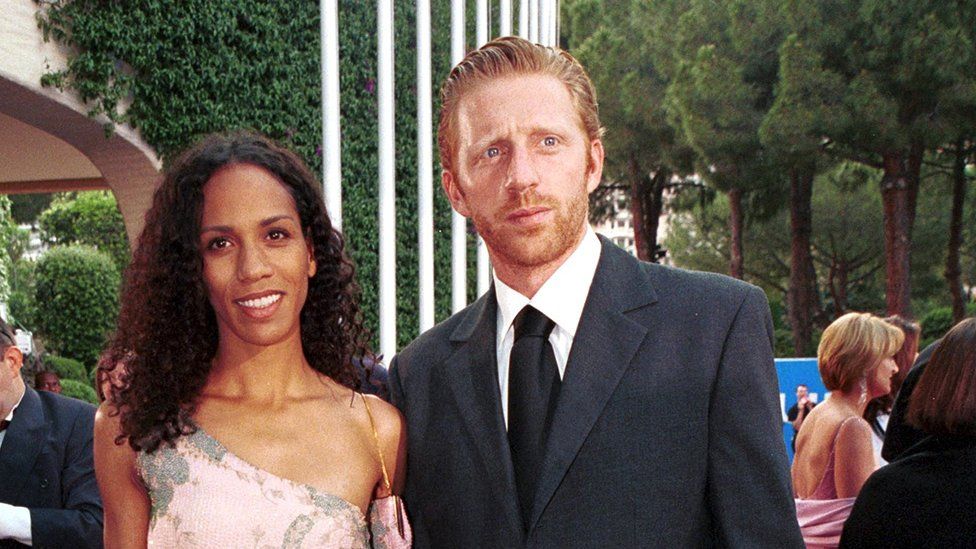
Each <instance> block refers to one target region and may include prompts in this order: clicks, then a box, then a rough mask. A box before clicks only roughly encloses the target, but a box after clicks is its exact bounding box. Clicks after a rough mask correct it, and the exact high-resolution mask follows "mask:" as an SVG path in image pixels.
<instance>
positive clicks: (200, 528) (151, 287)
mask: <svg viewBox="0 0 976 549" xmlns="http://www.w3.org/2000/svg"><path fill="white" fill-rule="evenodd" d="M318 189H319V185H318V184H317V182H316V181H315V177H314V176H313V175H312V174H311V172H310V171H309V170H308V168H307V167H306V166H305V165H304V164H303V163H302V162H301V160H299V158H298V157H297V156H296V155H295V154H293V153H291V152H290V151H288V150H286V149H283V148H281V147H279V146H277V145H275V144H274V143H272V142H270V141H268V140H267V139H264V138H262V137H260V136H257V135H254V134H248V133H239V134H229V135H218V136H210V137H208V138H206V139H205V140H203V141H202V142H200V143H199V144H197V145H196V146H195V147H193V148H191V149H190V150H189V151H187V152H185V153H184V154H183V155H181V156H180V157H179V158H178V159H176V160H175V162H173V163H172V165H171V166H170V167H169V169H168V170H167V172H166V176H165V179H164V181H163V183H162V185H161V186H160V188H159V189H158V190H157V192H156V194H155V196H154V198H153V205H152V208H151V209H150V211H149V213H148V214H147V216H146V226H145V229H144V230H143V233H142V235H141V236H140V237H139V241H138V244H137V247H136V248H135V253H134V257H133V260H132V264H131V265H130V266H129V268H128V270H127V272H126V277H125V286H124V288H123V292H122V308H121V312H120V315H119V322H118V330H117V332H116V334H115V337H114V339H113V341H112V343H111V345H110V347H109V349H108V351H107V354H106V357H105V360H104V361H103V364H108V365H115V366H114V367H112V366H109V367H108V368H105V370H107V371H106V372H104V378H105V379H107V380H108V381H107V383H106V386H107V389H106V401H105V402H104V403H103V404H102V406H101V408H100V409H99V412H98V415H97V417H96V423H95V468H96V474H97V477H98V483H99V486H100V489H101V493H102V499H103V502H104V506H105V545H106V547H145V546H147V545H156V546H162V547H175V546H179V547H189V546H207V547H243V546H253V547H349V548H361V547H369V546H373V547H387V546H402V545H407V544H409V527H408V525H407V524H406V519H405V515H404V513H403V510H402V508H401V507H400V505H399V500H398V499H397V498H396V497H395V496H393V495H394V494H396V493H397V492H398V490H399V487H400V486H401V485H402V482H403V478H402V476H403V475H402V472H403V471H404V469H405V467H404V448H405V447H406V446H405V443H406V440H405V434H404V426H403V421H402V418H401V416H400V414H399V412H398V411H397V410H396V409H395V408H394V407H392V406H390V405H388V404H386V403H384V402H382V401H380V400H379V399H376V398H374V397H367V396H363V395H361V394H359V393H356V392H355V388H356V387H358V384H359V379H360V375H359V371H358V369H357V368H356V366H355V364H354V361H355V360H359V359H361V358H364V357H368V356H369V355H368V351H367V349H366V347H365V343H364V342H365V339H366V336H365V333H364V330H363V327H362V324H361V315H360V312H359V308H358V305H357V302H356V298H357V295H358V289H357V287H356V285H355V282H354V280H353V266H352V264H351V263H350V261H349V259H348V258H347V257H346V254H345V252H344V250H343V240H342V237H341V235H340V234H339V233H338V232H336V231H335V230H334V229H333V228H332V225H331V222H330V221H329V218H328V216H327V215H326V211H325V207H324V205H323V203H322V197H321V194H320V191H319V190H318Z"/></svg>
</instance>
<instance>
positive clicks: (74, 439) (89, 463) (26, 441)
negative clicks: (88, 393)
mask: <svg viewBox="0 0 976 549" xmlns="http://www.w3.org/2000/svg"><path fill="white" fill-rule="evenodd" d="M94 423H95V407H94V406H92V405H91V404H88V403H85V402H82V401H80V400H76V399H73V398H68V397H63V396H61V395H56V394H54V393H49V392H45V391H41V392H37V391H35V390H34V389H31V388H30V387H27V390H26V392H25V393H24V398H23V399H22V400H21V401H20V406H18V407H17V410H15V411H14V419H13V421H11V422H10V426H9V427H7V434H6V435H5V436H4V439H3V445H2V446H0V501H2V502H4V503H9V504H10V505H16V506H18V507H27V508H28V509H29V510H30V516H31V537H32V541H33V544H34V545H33V546H34V547H35V548H48V547H54V548H61V547H71V548H85V547H101V546H102V500H101V498H100V497H99V495H98V484H97V483H96V482H95V465H94V457H93V455H92V437H93V432H94ZM13 547H24V546H23V545H21V544H19V543H17V542H15V541H13V540H0V548H2V549H7V548H13Z"/></svg>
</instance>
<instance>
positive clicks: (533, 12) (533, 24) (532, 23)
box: [526, 0, 544, 44]
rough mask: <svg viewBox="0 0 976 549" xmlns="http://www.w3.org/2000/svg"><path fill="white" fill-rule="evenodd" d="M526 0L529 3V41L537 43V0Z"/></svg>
mask: <svg viewBox="0 0 976 549" xmlns="http://www.w3.org/2000/svg"><path fill="white" fill-rule="evenodd" d="M526 1H527V2H528V3H529V42H532V43H533V44H537V43H538V42H539V0H526ZM543 1H544V0H543Z"/></svg>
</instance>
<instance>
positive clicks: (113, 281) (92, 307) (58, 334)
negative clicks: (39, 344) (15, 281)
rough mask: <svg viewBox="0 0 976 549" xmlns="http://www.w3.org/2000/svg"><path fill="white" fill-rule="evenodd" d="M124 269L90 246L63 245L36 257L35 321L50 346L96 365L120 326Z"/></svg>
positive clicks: (63, 353) (87, 363)
mask: <svg viewBox="0 0 976 549" xmlns="http://www.w3.org/2000/svg"><path fill="white" fill-rule="evenodd" d="M119 283H120V280H119V271H118V269H116V267H115V265H114V264H113V263H112V259H111V258H110V257H109V256H108V255H106V254H104V253H102V252H99V251H98V250H96V249H94V248H91V247H89V246H58V247H55V248H52V249H50V250H49V251H48V252H47V253H45V254H44V255H43V256H41V258H40V259H39V260H38V262H37V272H36V284H37V286H36V292H35V303H36V306H37V318H36V319H35V320H36V325H37V329H38V331H39V332H40V334H41V335H42V336H43V337H44V340H45V342H46V344H47V347H48V348H49V349H50V350H52V351H55V352H57V353H58V354H59V355H62V356H70V357H74V358H76V359H78V360H80V361H82V362H83V363H84V364H85V365H86V366H87V367H88V368H92V367H94V365H95V363H96V361H97V360H98V355H99V353H100V352H101V349H102V347H103V345H104V342H105V336H106V335H107V334H108V333H109V332H110V330H111V329H112V327H113V326H114V325H115V319H116V317H117V316H118V309H119Z"/></svg>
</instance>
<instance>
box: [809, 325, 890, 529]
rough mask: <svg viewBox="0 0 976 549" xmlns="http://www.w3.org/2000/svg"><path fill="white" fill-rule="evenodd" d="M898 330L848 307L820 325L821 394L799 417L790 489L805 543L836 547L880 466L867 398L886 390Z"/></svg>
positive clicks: (888, 383)
mask: <svg viewBox="0 0 976 549" xmlns="http://www.w3.org/2000/svg"><path fill="white" fill-rule="evenodd" d="M903 339H904V335H903V334H902V332H901V330H899V329H898V328H896V327H894V326H892V325H891V324H888V323H887V322H885V321H883V320H882V319H880V318H878V317H876V316H874V315H871V314H868V313H848V314H846V315H844V316H842V317H840V318H838V319H837V320H835V321H834V322H833V323H832V324H831V325H830V326H828V327H827V329H826V330H824V333H823V336H822V337H821V339H820V346H819V347H818V349H817V367H818V368H819V369H820V377H821V378H822V379H823V382H824V386H826V388H827V390H829V391H831V393H830V396H829V397H827V399H826V400H825V401H824V402H823V403H822V404H820V405H819V406H817V407H816V408H814V409H813V410H812V411H811V412H810V415H809V416H807V418H806V420H804V422H803V425H802V426H801V427H800V432H799V433H798V434H797V437H796V457H795V458H794V460H793V470H792V474H793V491H794V492H795V495H796V514H797V519H798V520H799V521H800V531H801V532H802V533H803V539H804V541H805V542H806V543H807V547H836V546H837V545H838V543H839V542H840V534H841V531H842V530H843V528H844V521H845V520H847V516H848V515H849V514H850V511H851V507H852V506H853V505H854V499H855V498H856V497H857V493H858V492H859V491H860V490H861V486H862V485H863V484H864V481H865V480H867V478H868V477H869V476H870V475H871V473H873V472H874V470H875V469H877V468H878V465H877V462H876V461H875V458H874V450H873V447H872V444H871V426H870V425H868V423H867V421H865V420H864V419H863V418H862V416H863V414H864V408H865V406H866V405H867V403H868V401H870V400H871V399H873V398H876V397H878V396H881V395H884V394H886V393H888V391H889V390H890V389H891V378H892V376H893V375H894V374H895V373H896V372H897V371H898V367H897V366H896V365H895V362H894V360H893V359H892V357H893V356H894V354H895V353H896V352H897V351H898V349H900V348H901V345H902V340H903Z"/></svg>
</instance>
